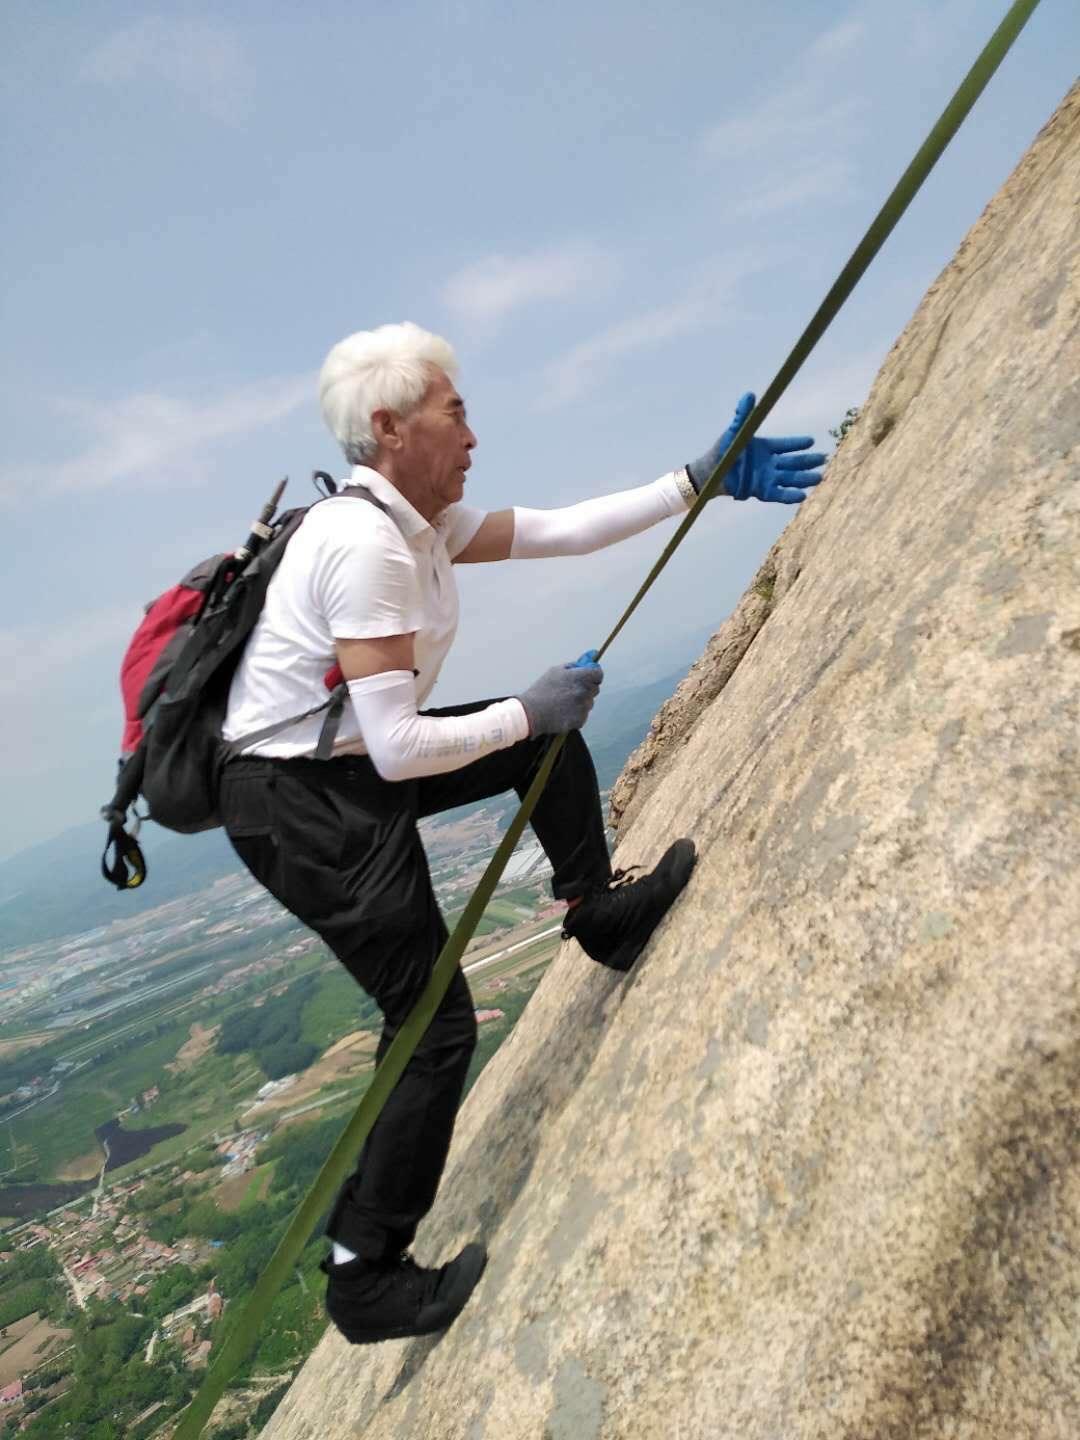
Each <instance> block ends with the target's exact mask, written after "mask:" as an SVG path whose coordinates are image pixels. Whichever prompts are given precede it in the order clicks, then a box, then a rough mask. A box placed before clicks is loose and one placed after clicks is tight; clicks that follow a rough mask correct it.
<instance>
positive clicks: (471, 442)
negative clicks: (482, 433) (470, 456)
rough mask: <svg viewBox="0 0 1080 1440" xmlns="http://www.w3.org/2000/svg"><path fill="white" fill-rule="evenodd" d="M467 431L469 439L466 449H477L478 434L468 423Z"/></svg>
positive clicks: (466, 442)
mask: <svg viewBox="0 0 1080 1440" xmlns="http://www.w3.org/2000/svg"><path fill="white" fill-rule="evenodd" d="M465 433H466V434H467V436H468V439H467V440H466V441H465V448H466V450H475V449H476V436H475V435H474V434H473V432H472V431H471V430H470V429H469V427H468V426H467V425H466V427H465Z"/></svg>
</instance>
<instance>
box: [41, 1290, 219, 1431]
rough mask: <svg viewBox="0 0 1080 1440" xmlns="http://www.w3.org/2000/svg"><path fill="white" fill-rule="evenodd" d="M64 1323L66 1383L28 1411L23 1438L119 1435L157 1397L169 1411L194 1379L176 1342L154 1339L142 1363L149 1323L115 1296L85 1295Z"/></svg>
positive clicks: (188, 1394) (151, 1323)
mask: <svg viewBox="0 0 1080 1440" xmlns="http://www.w3.org/2000/svg"><path fill="white" fill-rule="evenodd" d="M69 1323H71V1324H72V1325H73V1327H74V1331H75V1334H74V1343H75V1346H76V1350H75V1363H74V1367H73V1370H72V1371H71V1372H70V1373H71V1375H72V1384H71V1387H70V1388H69V1389H68V1390H67V1391H66V1392H65V1393H64V1394H63V1395H62V1396H60V1398H59V1399H57V1400H54V1401H52V1403H50V1404H49V1405H48V1406H46V1407H45V1408H43V1409H42V1410H41V1412H40V1413H39V1414H36V1415H34V1417H33V1418H32V1419H31V1421H30V1424H29V1425H28V1426H27V1427H26V1429H25V1430H23V1431H22V1436H23V1437H24V1440H64V1437H70V1440H125V1437H126V1436H128V1434H129V1433H130V1424H131V1421H132V1420H133V1419H134V1417H135V1416H136V1415H138V1414H140V1413H141V1412H142V1411H143V1410H145V1409H146V1408H147V1406H149V1405H152V1404H154V1403H155V1402H156V1401H163V1402H164V1403H166V1404H168V1405H169V1406H170V1408H172V1409H174V1410H175V1409H178V1408H179V1407H180V1406H181V1405H184V1404H186V1403H187V1401H188V1400H189V1399H190V1397H191V1395H192V1393H193V1389H194V1378H193V1376H192V1374H191V1372H190V1371H189V1370H188V1368H187V1366H186V1365H185V1364H184V1360H183V1356H182V1354H181V1353H180V1351H179V1349H178V1348H177V1347H176V1346H174V1345H171V1344H168V1343H167V1342H164V1341H160V1340H159V1342H158V1345H157V1347H156V1348H155V1351H154V1362H153V1364H152V1365H147V1364H146V1362H145V1360H144V1358H143V1356H144V1353H145V1349H146V1345H147V1342H148V1341H149V1339H150V1336H151V1335H152V1334H153V1330H154V1324H155V1322H154V1321H153V1320H152V1319H150V1318H149V1317H147V1316H137V1315H133V1314H131V1313H130V1312H129V1311H126V1310H125V1309H124V1307H123V1306H122V1305H120V1304H118V1303H117V1302H116V1301H109V1302H107V1303H102V1302H100V1301H97V1300H91V1301H90V1302H89V1304H88V1307H87V1310H86V1311H85V1312H83V1311H80V1312H78V1313H77V1315H76V1316H75V1317H74V1318H73V1320H71V1321H70V1322H69ZM43 1398H44V1397H43Z"/></svg>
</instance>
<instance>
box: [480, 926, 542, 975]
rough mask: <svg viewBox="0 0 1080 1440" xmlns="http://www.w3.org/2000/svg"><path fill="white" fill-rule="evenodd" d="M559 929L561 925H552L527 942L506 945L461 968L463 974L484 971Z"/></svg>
mask: <svg viewBox="0 0 1080 1440" xmlns="http://www.w3.org/2000/svg"><path fill="white" fill-rule="evenodd" d="M561 929H562V926H561V925H552V926H551V928H550V929H549V930H540V931H538V933H537V934H535V935H530V936H529V938H528V939H527V940H518V941H516V942H515V943H514V944H513V945H507V947H506V949H505V950H496V952H495V954H494V955H487V956H485V958H484V959H483V960H474V961H473V963H472V964H471V965H465V966H464V967H463V969H464V971H465V974H466V975H472V974H473V973H474V971H476V970H486V969H487V967H488V966H489V965H494V964H495V962H496V961H497V960H505V959H506V957H507V956H508V955H513V954H514V953H515V952H516V951H518V950H524V949H525V947H526V946H528V945H535V944H536V942H537V941H538V940H546V939H547V937H548V936H549V935H557V934H558V933H559V931H560V930H561Z"/></svg>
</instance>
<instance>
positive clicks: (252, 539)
mask: <svg viewBox="0 0 1080 1440" xmlns="http://www.w3.org/2000/svg"><path fill="white" fill-rule="evenodd" d="M288 483H289V477H288V476H287V475H286V476H285V478H284V480H282V481H280V482H279V484H278V486H277V488H276V489H275V490H274V493H273V494H272V495H271V496H270V499H269V500H268V501H267V502H266V504H265V505H264V506H263V508H262V510H261V511H260V513H259V518H258V519H257V520H253V521H252V522H251V534H250V535H249V536H248V538H247V539H246V540H245V541H244V543H243V545H241V546H240V549H239V550H237V551H236V553H235V555H234V556H233V559H234V560H239V562H240V564H241V565H245V564H246V563H247V562H248V561H249V560H250V559H251V557H252V556H253V555H254V554H255V552H256V550H258V549H260V548H261V547H262V545H263V542H264V541H266V540H269V539H270V536H271V535H272V534H273V531H272V530H271V529H270V521H271V520H272V519H273V518H274V511H275V510H276V509H277V507H278V504H279V503H280V501H281V497H282V495H284V493H285V486H286V485H287V484H288Z"/></svg>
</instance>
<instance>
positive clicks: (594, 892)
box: [562, 865, 641, 940]
mask: <svg viewBox="0 0 1080 1440" xmlns="http://www.w3.org/2000/svg"><path fill="white" fill-rule="evenodd" d="M640 869H641V866H640V865H627V867H626V869H625V870H623V869H619V870H613V871H612V872H611V878H610V880H605V881H604V882H603V883H602V884H599V885H593V886H591V887H590V888H589V889H588V890H586V892H585V894H584V895H583V896H582V897H581V900H580V901H579V903H578V904H577V905H574V906H573V907H571V909H569V910H567V912H566V917H565V919H564V920H563V928H562V938H563V939H564V940H570V939H572V938H573V935H572V932H571V931H569V930H568V929H567V928H566V926H567V922H568V921H569V920H570V918H571V917H572V916H573V915H574V914H575V913H576V912H577V911H578V910H579V909H581V908H582V907H583V906H585V905H587V904H588V903H589V901H590V900H593V901H596V900H602V899H603V898H604V896H605V895H610V894H612V892H613V891H615V890H622V889H624V888H625V887H626V886H628V885H633V884H634V883H635V882H636V881H637V880H638V879H640V878H641V877H640V876H639V875H636V874H635V873H634V872H635V871H639V870H640Z"/></svg>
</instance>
